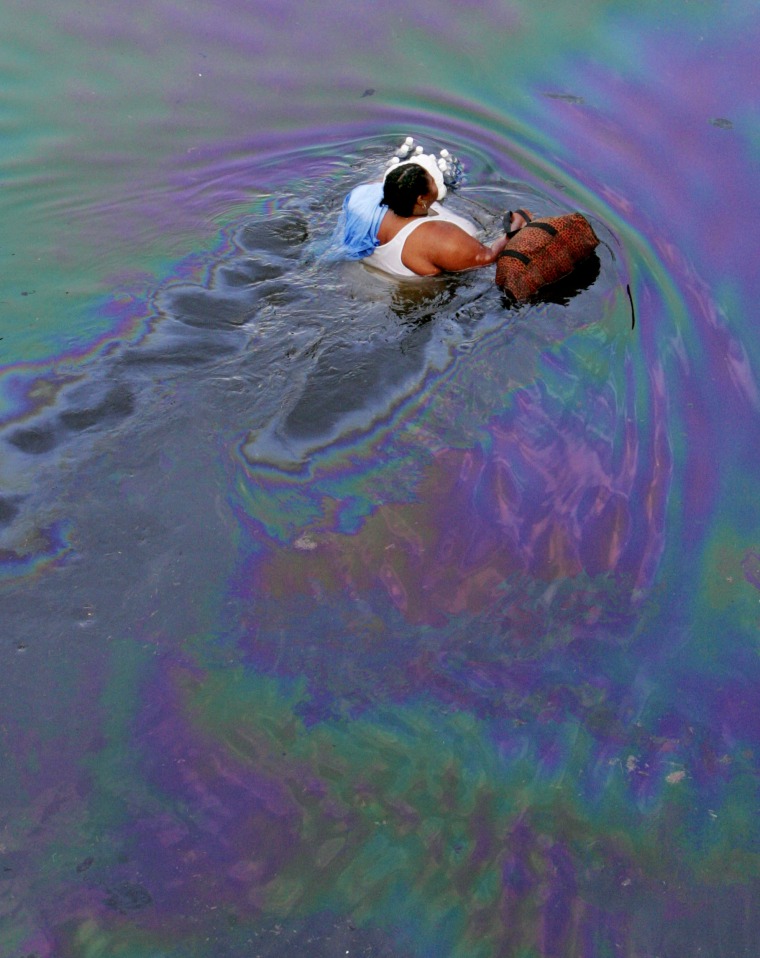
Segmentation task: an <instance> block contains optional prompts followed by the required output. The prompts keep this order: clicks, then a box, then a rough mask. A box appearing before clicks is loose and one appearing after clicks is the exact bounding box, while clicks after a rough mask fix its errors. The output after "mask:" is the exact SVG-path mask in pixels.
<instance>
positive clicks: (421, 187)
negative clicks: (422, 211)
mask: <svg viewBox="0 0 760 958" xmlns="http://www.w3.org/2000/svg"><path fill="white" fill-rule="evenodd" d="M437 197H438V188H437V187H436V184H435V182H434V181H433V178H432V176H430V174H429V173H428V172H427V171H426V170H425V169H423V167H422V166H420V165H419V164H418V163H413V162H412V163H399V164H398V165H397V166H394V167H392V169H391V170H390V171H389V172H388V174H387V175H386V177H385V182H384V184H383V203H384V204H385V205H386V206H387V207H388V208H389V209H391V210H393V212H394V213H396V215H397V216H412V215H413V212H414V208H415V206H416V205H417V203H418V201H420V200H422V201H424V202H425V203H427V204H428V205H429V204H431V203H434V202H435V200H436V199H437Z"/></svg>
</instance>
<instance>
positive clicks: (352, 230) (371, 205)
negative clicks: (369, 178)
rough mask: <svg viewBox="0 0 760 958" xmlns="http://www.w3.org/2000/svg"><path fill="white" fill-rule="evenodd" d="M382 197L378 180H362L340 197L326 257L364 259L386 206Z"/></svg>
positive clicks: (370, 251) (374, 245) (374, 239)
mask: <svg viewBox="0 0 760 958" xmlns="http://www.w3.org/2000/svg"><path fill="white" fill-rule="evenodd" d="M382 201H383V184H382V183H364V184H362V185H361V186H357V187H355V188H354V189H353V190H351V192H350V193H349V194H348V196H347V197H346V198H345V200H344V201H343V209H342V210H341V213H340V218H339V219H338V225H337V226H336V228H335V232H334V233H333V236H332V240H331V242H330V247H329V251H328V257H329V258H330V259H364V258H365V257H366V256H369V255H370V254H371V253H372V252H373V251H374V249H375V247H376V246H377V245H378V243H377V232H378V230H379V229H380V222H381V221H382V218H383V216H384V215H385V213H386V210H387V209H388V207H387V206H383V203H382Z"/></svg>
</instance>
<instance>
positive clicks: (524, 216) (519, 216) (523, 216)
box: [507, 210, 533, 233]
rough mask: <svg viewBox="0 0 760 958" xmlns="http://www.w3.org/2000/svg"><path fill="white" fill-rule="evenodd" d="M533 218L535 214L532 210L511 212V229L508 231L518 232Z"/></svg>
mask: <svg viewBox="0 0 760 958" xmlns="http://www.w3.org/2000/svg"><path fill="white" fill-rule="evenodd" d="M532 218H533V214H532V213H531V211H530V210H517V211H516V212H514V213H510V221H509V229H508V230H507V232H508V233H516V232H517V231H518V230H521V229H522V228H523V226H527V225H528V223H530V221H531V219H532Z"/></svg>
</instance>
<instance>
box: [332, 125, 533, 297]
mask: <svg viewBox="0 0 760 958" xmlns="http://www.w3.org/2000/svg"><path fill="white" fill-rule="evenodd" d="M412 142H413V141H412V139H411V137H407V140H406V142H405V144H404V145H403V146H402V147H401V150H400V151H399V152H400V153H401V154H402V156H403V155H404V153H405V152H406V153H409V152H410V149H411V144H412ZM451 170H452V163H451V162H450V161H449V159H448V153H447V151H445V150H443V151H441V159H440V160H437V159H436V157H435V156H434V155H433V154H425V153H423V152H422V150H421V147H417V148H416V151H415V152H414V153H413V154H412V156H410V157H409V159H402V158H400V157H398V156H397V157H395V158H394V161H392V163H391V165H390V167H389V169H388V170H387V171H386V173H385V176H384V178H383V180H382V182H379V183H366V184H363V185H361V186H357V187H356V188H355V189H353V190H352V191H351V193H349V195H348V196H347V197H346V199H345V201H344V203H343V211H342V214H341V220H340V223H339V225H338V229H337V236H336V239H337V240H338V244H339V247H338V253H337V255H336V256H335V258H345V259H359V260H362V261H363V262H364V263H365V264H366V265H367V266H371V267H374V268H375V269H378V270H381V271H382V272H384V273H387V274H389V275H391V276H394V277H398V278H408V277H414V276H437V275H438V274H440V273H444V272H461V271H463V270H469V269H478V268H480V267H483V266H490V265H491V264H492V263H495V262H496V260H497V258H498V257H499V254H500V253H501V252H502V251H503V250H504V248H505V246H506V245H507V243H508V241H509V239H508V237H507V236H501V237H499V238H498V239H496V240H494V241H493V242H492V243H491V244H490V245H485V244H484V243H482V242H481V241H480V240H479V239H478V238H477V233H478V232H479V230H478V227H477V226H476V225H475V224H474V223H472V222H471V221H470V220H468V219H465V218H464V217H463V216H459V215H458V214H456V213H453V212H451V211H450V210H448V209H446V208H445V207H444V206H443V205H442V203H441V201H442V200H443V199H444V197H445V196H446V193H447V187H446V182H445V174H446V173H450V172H451ZM525 223H526V220H525V219H524V218H523V217H522V215H520V214H513V218H512V223H511V228H512V230H513V231H514V230H517V229H519V228H521V227H522V226H524V225H525Z"/></svg>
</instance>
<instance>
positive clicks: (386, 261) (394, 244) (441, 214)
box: [362, 203, 478, 276]
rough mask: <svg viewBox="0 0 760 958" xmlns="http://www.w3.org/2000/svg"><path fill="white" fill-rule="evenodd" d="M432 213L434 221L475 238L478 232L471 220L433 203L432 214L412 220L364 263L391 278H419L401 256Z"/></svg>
mask: <svg viewBox="0 0 760 958" xmlns="http://www.w3.org/2000/svg"><path fill="white" fill-rule="evenodd" d="M431 213H437V214H438V215H437V216H434V217H432V219H434V220H435V219H442V220H445V221H446V222H447V223H454V224H455V225H456V226H459V227H461V229H463V230H464V231H465V233H468V234H469V235H470V236H475V234H476V233H477V232H478V228H477V226H476V225H475V224H474V223H471V222H470V221H469V220H466V219H465V218H464V217H463V216H458V215H457V214H456V213H452V212H451V211H450V210H447V209H446V208H445V207H443V206H441V204H440V203H433V205H432V206H431V207H430V212H429V213H428V215H427V216H419V217H417V219H415V220H412V222H411V223H407V224H406V226H402V227H401V229H400V230H399V231H398V233H396V235H395V236H394V237H393V239H392V240H390V241H389V242H387V243H383V245H382V246H376V247H375V251H374V252H373V253H371V254H370V255H369V256H367V257H365V258H364V259H363V260H362V262H363V263H366V264H367V266H374V267H375V269H381V270H382V271H383V272H384V273H390V274H391V276H417V275H419V274H418V273H414V272H412V270H410V269H408V268H407V267H406V266H404V264H403V263H402V262H401V254H402V253H403V252H404V243H405V242H406V241H407V238H408V237H409V235H410V234H411V233H413V232H414V231H415V230H416V229H417V227H418V226H421V225H422V224H423V223H430V222H431V219H429V218H428V217H430V214H431Z"/></svg>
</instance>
